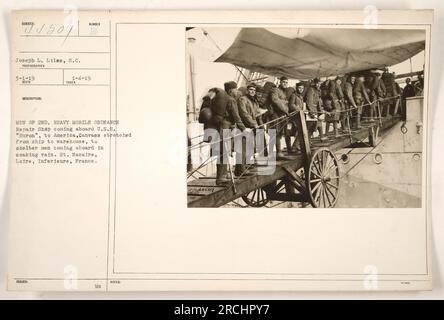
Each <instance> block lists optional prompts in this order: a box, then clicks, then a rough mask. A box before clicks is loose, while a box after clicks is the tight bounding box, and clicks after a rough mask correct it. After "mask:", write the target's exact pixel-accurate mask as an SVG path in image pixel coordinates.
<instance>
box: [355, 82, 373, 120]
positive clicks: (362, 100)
mask: <svg viewBox="0 0 444 320" xmlns="http://www.w3.org/2000/svg"><path fill="white" fill-rule="evenodd" d="M353 99H354V100H355V102H356V105H357V107H358V109H357V114H356V124H357V128H361V116H362V109H363V105H364V104H368V105H370V98H369V96H368V94H367V89H366V88H365V85H364V76H363V75H358V76H357V77H356V80H355V84H354V86H353Z"/></svg>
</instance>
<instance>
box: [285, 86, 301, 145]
mask: <svg viewBox="0 0 444 320" xmlns="http://www.w3.org/2000/svg"><path fill="white" fill-rule="evenodd" d="M304 91H305V85H304V83H303V82H298V83H297V84H296V91H295V92H294V93H293V94H292V95H291V96H290V100H289V101H288V109H289V111H290V112H296V111H304ZM291 123H292V125H293V128H292V132H291V135H292V136H294V138H295V140H294V142H293V145H292V149H293V150H294V149H299V136H298V127H297V123H296V120H295V119H293V121H292V122H291Z"/></svg>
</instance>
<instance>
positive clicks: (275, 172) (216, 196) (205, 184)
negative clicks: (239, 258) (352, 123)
mask: <svg viewBox="0 0 444 320" xmlns="http://www.w3.org/2000/svg"><path fill="white" fill-rule="evenodd" d="M400 122H401V119H400V117H392V118H386V119H382V121H381V123H380V122H371V123H363V124H362V128H361V129H359V130H353V131H352V134H351V135H349V134H344V135H342V136H340V137H336V138H335V137H334V136H332V135H328V136H327V137H328V140H327V141H323V142H321V141H320V140H319V139H317V138H314V139H312V140H311V152H314V151H316V150H317V149H319V148H321V147H327V148H329V149H330V150H331V151H332V152H336V151H338V150H340V149H343V148H345V147H347V146H350V145H351V144H353V143H357V142H362V141H364V140H366V139H367V138H368V137H369V133H371V132H377V131H378V132H379V136H382V135H383V134H384V132H386V131H387V130H389V129H390V128H392V127H393V126H395V125H396V124H397V123H400ZM305 162H306V155H305V154H304V153H303V152H301V153H297V154H296V153H292V154H285V158H284V159H283V160H277V161H276V162H275V165H273V164H269V166H268V167H267V168H268V170H269V171H268V172H266V174H264V172H262V171H260V170H265V169H266V168H264V167H260V168H259V167H256V168H254V169H253V170H249V171H250V173H251V175H248V176H242V177H240V178H235V179H234V181H235V185H236V188H235V189H236V191H235V190H234V188H233V187H232V186H231V185H229V186H217V185H216V179H215V177H202V178H199V179H196V180H193V181H190V182H188V184H187V192H188V207H220V206H222V205H225V204H227V203H229V202H231V201H233V200H235V199H237V198H240V197H242V196H244V195H246V194H248V193H250V192H252V191H254V190H256V189H258V188H263V187H265V186H267V185H269V184H271V183H274V182H276V181H277V180H280V179H282V178H283V177H284V176H286V175H288V174H289V173H290V174H292V173H294V172H296V171H297V170H299V169H300V168H302V167H303V166H304V164H305ZM305 200H306V199H300V201H301V202H305Z"/></svg>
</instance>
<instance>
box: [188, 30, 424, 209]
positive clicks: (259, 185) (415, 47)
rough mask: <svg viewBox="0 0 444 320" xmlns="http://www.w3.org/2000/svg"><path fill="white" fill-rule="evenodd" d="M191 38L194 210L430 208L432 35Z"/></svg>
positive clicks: (286, 33)
mask: <svg viewBox="0 0 444 320" xmlns="http://www.w3.org/2000/svg"><path fill="white" fill-rule="evenodd" d="M185 35H186V73H187V74H186V84H187V97H186V98H187V100H186V115H187V117H186V118H187V142H188V144H187V148H188V149H187V154H188V163H187V193H188V194H187V196H188V207H236V208H238V207H241V208H272V207H280V208H421V207H422V206H423V205H424V204H423V202H422V198H423V191H424V188H423V187H424V183H425V180H424V178H425V170H426V168H425V167H426V164H427V162H426V161H425V159H424V157H423V151H424V150H423V148H424V145H425V144H426V134H425V133H424V132H426V131H425V129H424V128H425V127H426V125H427V106H426V103H425V102H424V101H427V88H428V86H427V79H425V77H424V74H428V73H427V70H424V69H425V66H426V63H425V59H426V50H428V49H427V48H426V41H425V40H426V32H425V30H424V29H412V28H408V29H407V28H404V29H394V28H389V29H386V28H381V27H380V28H377V29H376V28H371V26H370V27H368V28H360V29H356V28H350V27H340V26H338V27H334V28H332V27H331V26H330V27H328V28H327V27H324V28H323V27H322V26H317V27H304V28H300V27H299V26H297V27H296V26H295V27H287V26H286V27H275V26H272V27H268V26H264V27H257V26H254V27H249V26H247V27H241V28H236V27H231V26H220V27H219V26H205V27H200V26H190V27H187V28H186V31H185ZM425 83H426V85H424V84H425Z"/></svg>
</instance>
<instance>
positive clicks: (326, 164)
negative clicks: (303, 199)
mask: <svg viewBox="0 0 444 320" xmlns="http://www.w3.org/2000/svg"><path fill="white" fill-rule="evenodd" d="M306 184H307V186H306V187H307V190H308V195H309V199H310V203H311V205H312V206H313V207H314V208H332V207H334V206H335V204H336V202H337V200H338V194H339V166H338V160H337V159H336V157H335V155H334V154H333V153H332V152H331V151H330V150H329V149H328V148H320V149H318V150H316V152H315V153H314V154H313V156H312V158H311V161H310V165H309V167H308V174H307V175H306Z"/></svg>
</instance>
